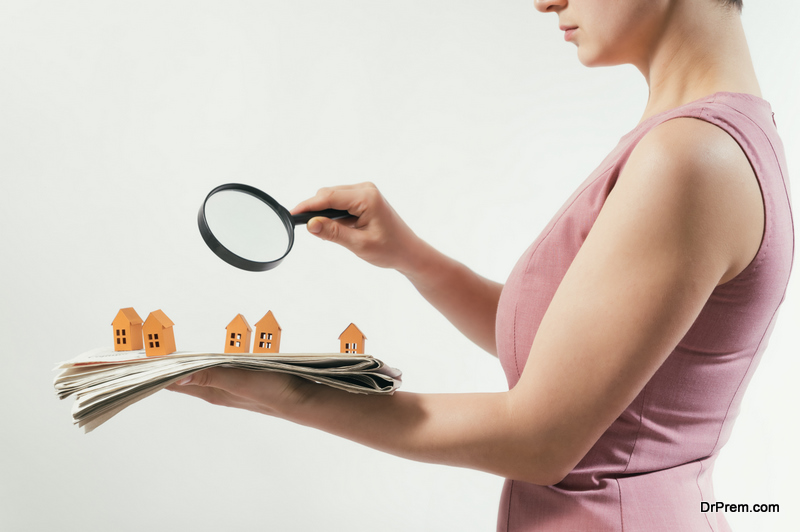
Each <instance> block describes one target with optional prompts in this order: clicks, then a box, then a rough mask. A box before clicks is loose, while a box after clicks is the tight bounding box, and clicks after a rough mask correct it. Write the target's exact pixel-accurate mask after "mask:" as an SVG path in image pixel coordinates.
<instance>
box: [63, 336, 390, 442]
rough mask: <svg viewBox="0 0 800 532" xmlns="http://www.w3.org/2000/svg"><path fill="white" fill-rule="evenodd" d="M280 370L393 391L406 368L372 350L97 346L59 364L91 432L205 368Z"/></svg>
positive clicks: (355, 388)
mask: <svg viewBox="0 0 800 532" xmlns="http://www.w3.org/2000/svg"><path fill="white" fill-rule="evenodd" d="M216 366H223V367H229V368H238V369H247V370H256V371H277V372H282V373H289V374H291V375H297V376H298V377H303V378H304V379H308V380H311V381H314V382H316V383H319V384H325V385H327V386H331V387H334V388H339V389H341V390H345V391H348V392H352V393H362V394H378V395H390V394H392V393H394V391H395V390H396V389H397V388H398V387H399V386H400V384H401V375H402V374H401V372H400V371H399V370H397V369H394V368H391V367H389V366H387V365H386V364H384V363H383V362H381V361H380V360H378V359H377V358H373V357H371V356H368V355H351V354H342V353H331V354H327V353H322V354H285V353H268V354H253V353H246V354H229V353H225V354H220V353H190V352H180V351H179V352H176V353H173V354H171V355H166V356H160V357H147V356H146V355H145V353H144V351H127V352H126V351H119V352H117V351H113V350H111V349H95V350H93V351H89V352H87V353H84V354H82V355H79V356H78V357H76V358H74V359H73V360H70V361H68V362H63V363H61V364H59V365H58V366H56V368H55V369H56V370H61V373H59V375H58V376H57V377H56V378H55V382H54V385H55V388H56V392H57V393H58V397H59V398H60V399H64V398H66V397H69V396H70V395H75V397H76V399H77V400H76V401H75V404H74V406H73V408H72V417H73V419H74V420H75V424H77V425H78V426H79V427H83V429H84V431H85V432H91V431H92V430H94V429H96V428H97V427H99V426H100V425H102V424H103V423H105V422H106V421H108V420H109V419H111V418H112V417H114V415H116V414H117V413H118V412H120V411H121V410H122V409H124V408H125V407H127V406H129V405H132V404H133V403H135V402H137V401H139V400H141V399H144V398H145V397H147V396H149V395H151V394H153V393H155V392H157V391H159V390H161V389H162V388H165V387H166V386H169V385H170V384H172V383H174V382H176V381H178V380H180V379H181V378H183V377H185V376H187V375H189V374H191V373H194V372H196V371H200V370H203V369H206V368H212V367H216Z"/></svg>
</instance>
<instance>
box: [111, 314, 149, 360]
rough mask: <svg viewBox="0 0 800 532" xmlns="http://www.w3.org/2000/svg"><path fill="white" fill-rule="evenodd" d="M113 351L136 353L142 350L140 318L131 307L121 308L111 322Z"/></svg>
mask: <svg viewBox="0 0 800 532" xmlns="http://www.w3.org/2000/svg"><path fill="white" fill-rule="evenodd" d="M111 326H112V327H113V330H114V351H138V350H139V349H141V348H142V318H140V317H139V315H138V314H137V313H136V311H135V310H133V307H128V308H123V309H120V311H119V312H117V317H116V318H114V321H112V322H111Z"/></svg>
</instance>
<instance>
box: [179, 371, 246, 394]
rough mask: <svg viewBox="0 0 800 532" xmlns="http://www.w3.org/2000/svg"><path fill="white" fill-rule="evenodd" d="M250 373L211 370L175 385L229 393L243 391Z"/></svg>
mask: <svg viewBox="0 0 800 532" xmlns="http://www.w3.org/2000/svg"><path fill="white" fill-rule="evenodd" d="M248 376H249V375H248V372H246V371H243V370H237V369H231V368H211V369H205V370H202V371H197V372H195V373H192V374H191V375H187V376H186V377H184V378H183V379H181V380H179V381H177V382H176V383H175V385H176V386H189V385H191V386H200V387H205V388H219V389H220V390H225V391H227V392H233V391H235V390H238V389H241V387H242V386H244V385H245V384H246V382H245V381H246V379H247V377H248Z"/></svg>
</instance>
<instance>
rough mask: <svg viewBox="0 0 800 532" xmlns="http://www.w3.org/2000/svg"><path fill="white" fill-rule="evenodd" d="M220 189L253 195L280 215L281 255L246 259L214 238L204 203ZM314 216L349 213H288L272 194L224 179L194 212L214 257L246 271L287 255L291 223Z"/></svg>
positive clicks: (277, 261)
mask: <svg viewBox="0 0 800 532" xmlns="http://www.w3.org/2000/svg"><path fill="white" fill-rule="evenodd" d="M223 190H235V191H237V192H244V193H245V194H249V195H250V196H253V197H254V198H256V199H259V200H261V201H263V202H264V203H266V204H267V206H269V208H271V209H272V210H273V211H275V214H277V215H278V218H280V219H281V222H283V226H284V227H285V228H286V233H287V234H288V235H289V245H288V246H287V247H286V251H285V252H284V253H283V255H281V256H280V257H279V258H277V259H275V260H271V261H267V262H258V261H254V260H249V259H245V258H244V257H240V256H239V255H237V254H236V253H234V252H233V251H231V250H229V249H228V248H226V247H225V246H223V245H222V243H221V242H220V241H219V240H217V237H215V236H214V233H212V232H211V229H210V228H209V227H208V221H207V220H206V203H208V200H209V198H211V196H213V195H214V194H216V193H217V192H222V191H223ZM315 216H324V217H325V218H330V219H332V220H334V219H338V218H346V217H348V216H350V213H348V212H347V211H340V210H336V209H326V210H324V211H314V212H303V213H300V214H297V215H292V213H290V212H289V211H288V210H286V208H285V207H284V206H283V205H281V204H280V203H278V202H277V201H275V200H274V199H273V198H272V196H270V195H269V194H267V193H266V192H263V191H261V190H259V189H257V188H255V187H251V186H250V185H245V184H242V183H226V184H224V185H220V186H218V187H216V188H214V189H213V190H212V191H211V192H209V193H208V195H207V196H206V199H205V200H203V204H202V205H201V206H200V210H199V211H198V212H197V227H198V228H199V229H200V234H201V235H202V236H203V240H204V241H205V243H206V245H208V247H209V248H211V251H213V252H214V254H216V255H217V257H219V258H221V259H222V260H224V261H225V262H227V263H228V264H230V265H231V266H235V267H237V268H239V269H242V270H247V271H249V272H264V271H267V270H271V269H272V268H274V267H275V266H277V265H278V264H280V263H281V261H283V259H284V257H286V255H288V254H289V252H290V251H291V250H292V246H293V245H294V226H295V225H298V224H304V223H307V222H308V221H309V220H310V219H311V218H314V217H315Z"/></svg>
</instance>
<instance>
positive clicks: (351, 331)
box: [339, 323, 367, 355]
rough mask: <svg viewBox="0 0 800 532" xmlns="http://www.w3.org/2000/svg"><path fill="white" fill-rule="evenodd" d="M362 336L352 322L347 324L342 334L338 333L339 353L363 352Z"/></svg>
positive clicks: (363, 337) (363, 338) (364, 338)
mask: <svg viewBox="0 0 800 532" xmlns="http://www.w3.org/2000/svg"><path fill="white" fill-rule="evenodd" d="M366 339H367V337H366V336H364V333H362V332H361V331H360V330H359V329H358V327H356V326H355V324H354V323H351V324H350V325H348V326H347V329H345V330H344V331H343V332H342V334H340V335H339V352H340V353H358V354H360V355H363V354H364V340H366Z"/></svg>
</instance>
